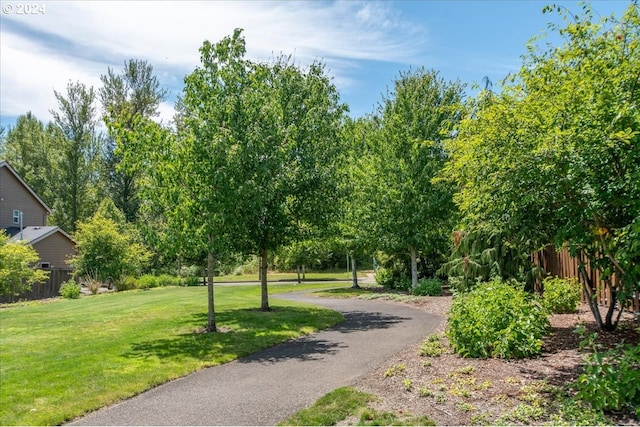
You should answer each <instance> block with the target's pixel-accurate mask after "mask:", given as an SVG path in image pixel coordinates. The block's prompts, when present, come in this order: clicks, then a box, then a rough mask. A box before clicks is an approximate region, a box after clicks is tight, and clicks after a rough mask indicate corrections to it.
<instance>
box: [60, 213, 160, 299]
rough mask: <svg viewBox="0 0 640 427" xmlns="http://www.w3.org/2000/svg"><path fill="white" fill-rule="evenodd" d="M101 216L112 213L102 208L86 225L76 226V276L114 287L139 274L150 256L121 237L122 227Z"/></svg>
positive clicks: (129, 239)
mask: <svg viewBox="0 0 640 427" xmlns="http://www.w3.org/2000/svg"><path fill="white" fill-rule="evenodd" d="M103 212H105V213H107V212H113V211H112V210H110V209H109V207H108V206H106V205H102V210H101V211H98V212H96V214H94V215H93V216H92V217H91V218H90V219H89V220H88V221H86V222H82V221H81V222H79V223H78V229H77V232H76V234H75V239H76V249H77V255H76V257H75V258H74V259H73V263H74V264H75V266H76V272H77V274H78V275H79V276H86V277H91V278H93V279H96V280H98V281H100V282H102V283H109V284H111V283H115V284H116V287H117V286H118V284H119V283H121V281H122V280H124V278H125V277H126V276H128V275H137V274H140V272H141V270H142V268H143V267H144V266H145V264H146V263H147V262H148V260H149V257H150V253H149V252H148V251H147V249H146V248H145V247H144V246H143V245H142V244H140V243H139V242H137V241H135V239H134V238H133V237H132V236H130V235H128V234H125V233H123V232H122V231H123V229H122V225H118V224H117V223H116V222H115V221H114V220H113V219H111V218H108V217H105V216H104V215H103ZM116 215H117V216H120V215H122V214H121V213H120V214H119V215H118V214H116ZM125 225H126V224H125Z"/></svg>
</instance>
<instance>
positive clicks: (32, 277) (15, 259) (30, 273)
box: [0, 230, 49, 300]
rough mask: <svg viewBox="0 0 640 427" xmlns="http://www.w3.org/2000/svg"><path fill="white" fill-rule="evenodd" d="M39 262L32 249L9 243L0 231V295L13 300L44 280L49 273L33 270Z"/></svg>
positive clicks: (20, 244)
mask: <svg viewBox="0 0 640 427" xmlns="http://www.w3.org/2000/svg"><path fill="white" fill-rule="evenodd" d="M39 260H40V257H39V256H38V253H37V252H36V251H35V249H33V247H31V246H30V245H26V244H23V243H21V242H17V243H13V242H9V236H7V235H6V233H5V232H4V230H0V295H1V296H3V297H9V298H10V299H11V300H13V298H14V297H16V296H18V295H20V294H21V293H22V292H24V291H27V290H29V289H31V286H32V285H33V284H34V283H39V282H42V281H43V280H46V279H47V278H48V277H49V272H47V271H43V270H40V269H37V268H35V265H36V263H37V262H38V261H39Z"/></svg>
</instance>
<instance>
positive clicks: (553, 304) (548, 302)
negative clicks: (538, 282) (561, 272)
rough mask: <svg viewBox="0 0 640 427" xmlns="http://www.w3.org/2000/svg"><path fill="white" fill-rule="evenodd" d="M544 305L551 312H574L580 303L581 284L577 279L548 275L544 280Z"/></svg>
mask: <svg viewBox="0 0 640 427" xmlns="http://www.w3.org/2000/svg"><path fill="white" fill-rule="evenodd" d="M542 284H543V289H544V293H543V294H542V305H544V307H545V308H546V309H547V310H549V311H550V312H551V313H573V312H575V311H576V308H577V307H578V303H580V292H581V286H580V284H579V283H578V281H577V280H576V279H559V278H557V277H547V278H546V279H544V281H543V282H542Z"/></svg>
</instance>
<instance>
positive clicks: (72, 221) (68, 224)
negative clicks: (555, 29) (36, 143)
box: [52, 82, 102, 232]
mask: <svg viewBox="0 0 640 427" xmlns="http://www.w3.org/2000/svg"><path fill="white" fill-rule="evenodd" d="M53 92H54V95H55V98H56V100H57V101H58V111H52V115H53V122H54V124H55V126H56V128H57V129H58V131H59V133H60V135H61V138H59V139H58V140H57V141H56V144H57V146H58V150H59V151H58V156H56V157H55V158H56V159H58V161H59V164H58V166H59V168H58V169H56V171H57V173H58V174H59V176H58V179H59V181H58V188H57V189H56V190H57V191H58V195H59V196H58V198H57V200H56V202H55V203H54V204H53V213H52V220H53V221H54V222H55V223H56V224H58V225H59V226H60V227H61V228H62V229H64V230H67V231H70V232H75V231H76V226H77V224H78V222H79V221H84V220H86V219H87V218H89V217H90V216H91V214H92V212H93V211H94V210H95V208H96V207H97V205H98V201H99V200H100V194H99V192H98V191H99V190H100V189H101V184H100V181H99V176H100V174H99V170H100V163H101V157H100V156H101V154H102V147H101V145H102V139H101V138H100V136H99V135H98V133H97V126H98V119H97V116H96V110H95V105H94V103H95V99H96V94H95V91H94V89H93V87H87V86H86V85H85V84H84V83H81V82H75V83H73V82H69V83H68V84H67V87H66V93H59V92H57V91H55V90H54V91H53Z"/></svg>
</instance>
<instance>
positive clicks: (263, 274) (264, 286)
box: [260, 249, 270, 311]
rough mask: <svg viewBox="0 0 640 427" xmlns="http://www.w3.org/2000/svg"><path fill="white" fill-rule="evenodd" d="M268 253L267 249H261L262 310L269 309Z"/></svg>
mask: <svg viewBox="0 0 640 427" xmlns="http://www.w3.org/2000/svg"><path fill="white" fill-rule="evenodd" d="M267 253H268V251H267V250H266V249H260V288H261V290H262V304H261V306H260V308H261V310H262V311H269V310H270V308H269V292H268V290H267Z"/></svg>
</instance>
